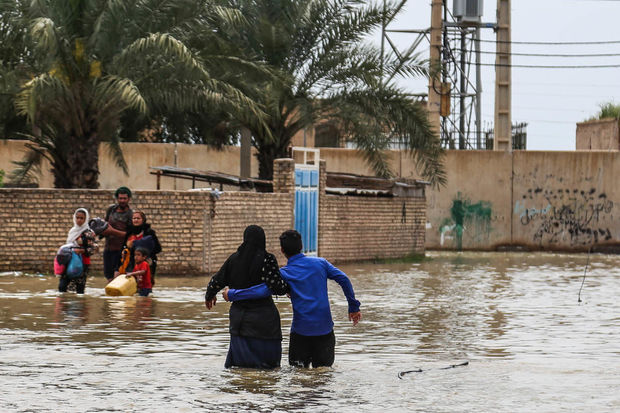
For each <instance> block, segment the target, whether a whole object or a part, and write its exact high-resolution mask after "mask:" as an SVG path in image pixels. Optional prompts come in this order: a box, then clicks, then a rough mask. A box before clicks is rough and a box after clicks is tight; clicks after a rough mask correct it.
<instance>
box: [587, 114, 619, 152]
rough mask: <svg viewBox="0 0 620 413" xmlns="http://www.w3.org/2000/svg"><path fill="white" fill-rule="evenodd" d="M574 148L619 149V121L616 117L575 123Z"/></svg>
mask: <svg viewBox="0 0 620 413" xmlns="http://www.w3.org/2000/svg"><path fill="white" fill-rule="evenodd" d="M576 149H577V150H578V151H579V150H614V151H617V150H619V149H620V122H618V119H601V120H591V121H587V122H581V123H578V124H577V134H576Z"/></svg>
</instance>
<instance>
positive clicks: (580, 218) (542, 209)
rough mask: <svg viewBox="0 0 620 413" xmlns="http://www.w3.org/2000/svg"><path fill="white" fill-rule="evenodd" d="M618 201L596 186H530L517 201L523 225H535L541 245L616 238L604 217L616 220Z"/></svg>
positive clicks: (517, 211) (516, 211)
mask: <svg viewBox="0 0 620 413" xmlns="http://www.w3.org/2000/svg"><path fill="white" fill-rule="evenodd" d="M613 207H614V203H613V202H612V201H611V200H610V199H608V198H607V195H606V194H605V193H603V192H598V191H597V190H596V189H595V188H591V189H588V190H582V189H565V188H557V189H542V188H530V189H528V190H527V192H526V193H525V194H524V195H523V196H522V197H521V199H519V200H517V201H516V202H515V208H514V213H515V214H516V215H518V217H519V222H520V223H521V225H524V226H528V227H532V228H533V241H534V242H535V243H537V244H539V245H542V244H558V243H567V244H569V245H571V246H575V245H592V244H596V243H598V242H600V241H605V240H609V239H611V238H612V236H611V232H610V230H609V228H608V227H607V226H606V225H605V222H604V221H607V220H608V221H609V222H612V216H611V212H612V210H613Z"/></svg>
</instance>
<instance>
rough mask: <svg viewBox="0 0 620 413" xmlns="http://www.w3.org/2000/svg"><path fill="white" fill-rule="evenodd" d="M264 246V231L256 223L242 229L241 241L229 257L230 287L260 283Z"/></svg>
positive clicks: (245, 286)
mask: <svg viewBox="0 0 620 413" xmlns="http://www.w3.org/2000/svg"><path fill="white" fill-rule="evenodd" d="M265 247H266V241H265V231H264V230H263V229H262V228H261V227H259V226H258V225H249V226H248V227H247V228H246V229H245V231H243V243H242V244H241V245H240V246H239V248H238V249H237V252H236V253H235V254H234V256H233V257H231V258H232V259H231V262H230V264H231V268H230V270H231V271H230V272H231V273H230V280H229V283H230V287H231V288H248V287H251V286H253V285H256V284H260V283H261V279H260V276H261V268H262V266H263V262H264V260H265V252H266V251H265Z"/></svg>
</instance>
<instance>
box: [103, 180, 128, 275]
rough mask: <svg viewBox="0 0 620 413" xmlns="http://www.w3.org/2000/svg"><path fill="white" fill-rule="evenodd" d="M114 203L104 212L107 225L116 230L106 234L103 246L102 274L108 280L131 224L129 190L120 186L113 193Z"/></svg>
mask: <svg viewBox="0 0 620 413" xmlns="http://www.w3.org/2000/svg"><path fill="white" fill-rule="evenodd" d="M114 197H115V198H116V203H115V204H113V205H110V206H109V207H108V209H107V211H106V214H105V220H106V221H107V222H108V224H109V226H110V227H112V228H113V229H115V230H117V231H118V232H115V233H111V234H109V235H106V240H105V247H104V248H103V275H105V277H106V278H107V279H108V280H111V279H112V278H114V271H116V270H117V269H118V267H119V265H120V262H121V252H122V250H123V243H124V241H125V235H126V233H127V230H128V229H129V227H130V226H131V217H132V215H133V211H132V210H131V208H130V207H129V201H130V199H131V190H130V189H129V188H127V187H126V186H121V187H120V188H118V189H117V190H116V192H115V193H114Z"/></svg>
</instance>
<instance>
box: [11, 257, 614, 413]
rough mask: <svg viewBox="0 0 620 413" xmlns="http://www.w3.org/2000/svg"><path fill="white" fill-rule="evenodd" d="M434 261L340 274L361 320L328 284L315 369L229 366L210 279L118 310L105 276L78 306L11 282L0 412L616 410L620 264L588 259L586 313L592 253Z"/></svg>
mask: <svg viewBox="0 0 620 413" xmlns="http://www.w3.org/2000/svg"><path fill="white" fill-rule="evenodd" d="M427 256H428V259H426V260H425V261H423V262H419V263H406V264H357V265H346V266H342V267H341V268H342V269H343V270H345V271H346V272H347V273H348V274H349V276H350V277H351V279H352V281H353V284H354V286H355V289H356V293H357V296H358V298H359V300H360V301H361V302H362V311H363V317H364V318H363V320H362V322H361V323H360V324H359V325H358V326H356V327H353V326H351V324H350V323H349V322H348V320H347V317H346V311H347V306H346V301H345V299H344V297H343V295H342V292H341V291H340V289H339V287H338V285H337V284H335V283H330V284H333V285H330V296H331V297H330V298H331V301H332V312H333V314H334V318H335V322H336V326H335V332H336V338H337V348H336V362H335V364H334V366H333V367H332V368H321V369H315V370H312V369H307V370H304V369H295V368H291V367H289V366H288V365H287V362H286V361H287V346H288V337H287V336H288V334H286V333H285V338H284V341H283V366H282V367H281V368H280V369H276V370H273V371H259V370H251V369H229V370H226V369H224V368H223V365H224V359H225V356H226V351H227V344H228V331H227V311H228V304H227V303H219V304H218V305H217V306H216V307H215V311H211V312H208V311H207V310H206V309H205V308H204V301H203V293H204V288H205V286H206V283H207V279H206V278H183V277H177V278H166V277H158V283H157V285H156V288H155V294H154V295H153V296H152V297H151V298H138V297H124V298H118V297H106V296H105V295H104V292H103V287H104V284H105V283H104V281H103V279H102V278H101V277H95V278H91V279H90V280H89V281H88V285H87V289H86V294H85V295H84V296H77V295H75V294H72V293H64V294H59V293H57V292H56V290H55V287H56V280H55V279H54V278H53V277H47V276H41V275H15V274H12V273H4V274H2V275H0V389H2V391H1V392H0V411H2V412H5V411H16V412H20V411H23V412H26V411H27V412H40V411H63V412H90V411H98V412H101V411H106V412H107V411H138V410H145V411H162V412H163V411H166V412H167V411H175V412H190V411H230V412H238V411H257V412H262V411H265V412H272V411H277V412H289V411H308V412H334V411H340V412H356V411H368V412H379V411H382V412H383V411H387V412H401V411H417V412H533V411H535V412H574V411H596V412H613V411H620V392H619V391H618V389H619V388H620V362H619V360H620V359H619V356H620V346H619V343H620V334H619V329H618V324H619V322H620V312H619V311H618V310H619V307H618V300H617V294H618V292H620V270H619V269H618V263H619V262H620V259H619V258H618V257H616V256H606V255H598V254H593V255H591V256H590V257H589V267H588V270H587V273H586V278H585V283H584V285H583V290H582V291H581V300H582V302H581V303H579V302H578V293H579V289H580V286H581V283H582V280H583V275H584V269H585V265H586V261H587V259H588V257H587V255H585V254H582V255H561V254H548V253H547V254H546V253H538V254H525V253H516V254H513V253H437V252H431V253H428V254H427ZM277 305H278V308H279V309H280V312H281V314H282V327H283V330H284V331H285V332H287V331H288V328H289V326H290V322H291V307H290V304H289V303H288V301H287V299H286V298H279V299H278V300H277ZM465 361H468V362H469V364H468V365H467V366H462V367H455V368H448V369H445V367H448V366H450V365H453V364H458V363H462V362H465ZM415 369H421V370H422V371H421V372H412V373H408V374H405V375H402V376H401V377H400V378H399V375H398V373H399V372H402V371H408V370H415Z"/></svg>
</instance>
